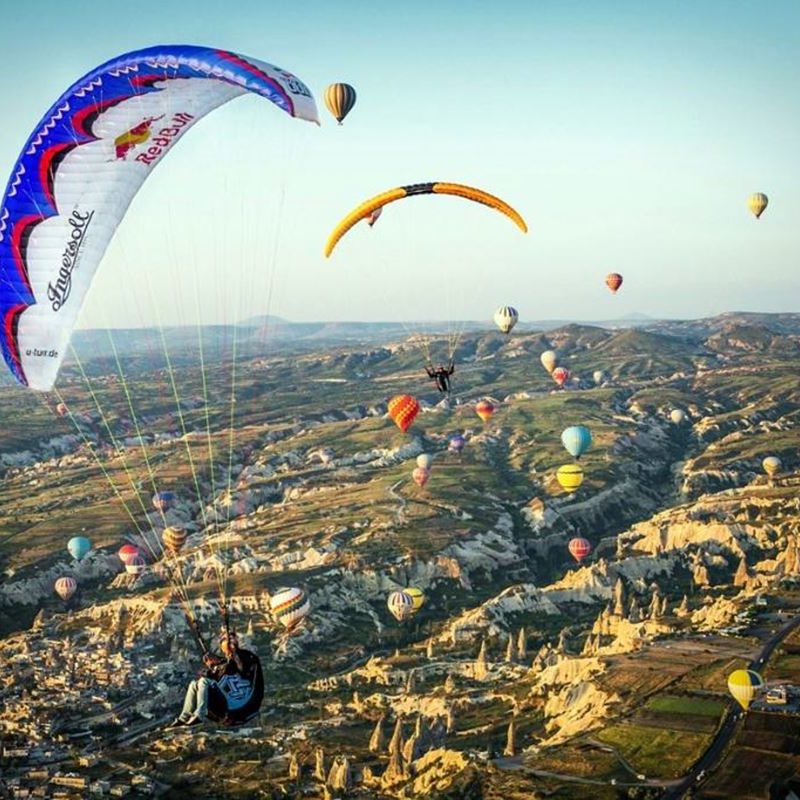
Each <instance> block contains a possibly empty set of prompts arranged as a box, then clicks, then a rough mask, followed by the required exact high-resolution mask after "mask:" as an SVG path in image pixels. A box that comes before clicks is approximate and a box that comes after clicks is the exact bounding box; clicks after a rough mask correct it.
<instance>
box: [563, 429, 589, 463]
mask: <svg viewBox="0 0 800 800" xmlns="http://www.w3.org/2000/svg"><path fill="white" fill-rule="evenodd" d="M561 443H562V444H563V445H564V447H565V448H566V450H567V452H568V453H569V454H570V455H571V456H573V457H574V458H580V457H581V456H582V455H583V454H584V453H585V452H586V451H587V450H588V449H589V447H590V446H591V444H592V432H591V431H590V430H589V429H588V428H587V427H586V426H585V425H573V426H571V427H569V428H565V429H564V430H563V431H562V433H561Z"/></svg>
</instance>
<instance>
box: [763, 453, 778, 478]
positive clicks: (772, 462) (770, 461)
mask: <svg viewBox="0 0 800 800" xmlns="http://www.w3.org/2000/svg"><path fill="white" fill-rule="evenodd" d="M761 466H762V467H763V468H764V472H766V473H767V475H768V476H769V477H770V478H774V477H775V476H776V475H777V474H778V473H779V472H780V471H781V469H782V467H783V464H782V463H781V460H780V459H779V458H778V456H767V457H766V458H765V459H764V460H763V461H762V462H761Z"/></svg>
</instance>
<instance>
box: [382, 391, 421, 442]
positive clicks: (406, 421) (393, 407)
mask: <svg viewBox="0 0 800 800" xmlns="http://www.w3.org/2000/svg"><path fill="white" fill-rule="evenodd" d="M417 414H419V403H418V402H417V398H416V397H412V396H411V395H410V394H398V395H395V396H394V397H393V398H392V399H391V400H390V401H389V416H390V417H391V418H392V419H393V420H394V424H395V425H397V427H398V428H400V430H401V431H403V433H405V432H406V431H407V430H408V429H409V428H410V427H411V423H412V422H413V421H414V418H415V417H416V416H417Z"/></svg>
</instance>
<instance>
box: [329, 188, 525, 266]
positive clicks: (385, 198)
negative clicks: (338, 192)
mask: <svg viewBox="0 0 800 800" xmlns="http://www.w3.org/2000/svg"><path fill="white" fill-rule="evenodd" d="M419 194H451V195H454V196H456V197H463V198H464V199H466V200H472V201H474V202H476V203H482V204H483V205H485V206H488V207H489V208H494V209H496V210H497V211H499V212H500V213H502V214H505V215H506V216H507V217H508V218H509V219H510V220H512V222H514V224H515V225H516V226H517V227H518V228H519V229H520V230H521V231H522V232H523V233H527V232H528V226H527V224H526V223H525V220H524V219H523V218H522V217H521V216H520V215H519V214H518V213H517V212H516V211H515V210H514V209H513V208H511V206H510V205H508V203H506V202H504V201H503V200H501V199H500V198H499V197H495V196H494V195H491V194H489V193H488V192H484V191H483V190H481V189H475V188H474V187H472V186H464V185H463V184H460V183H444V182H442V183H433V182H432V183H414V184H410V185H408V186H399V187H398V188H396V189H389V191H387V192H382V193H381V194H378V195H375V197H372V198H370V199H369V200H366V201H365V202H363V203H362V204H361V205H360V206H357V207H356V208H354V209H353V210H352V211H351V212H350V213H349V214H348V215H347V216H346V217H345V218H344V219H342V220H341V222H339V224H338V225H337V226H336V227H335V228H334V229H333V231H332V233H331V235H330V236H329V237H328V241H327V242H326V243H325V257H326V258H328V257H329V256H330V254H331V253H332V252H333V249H334V247H336V245H337V243H338V242H339V239H341V238H342V236H344V235H345V234H346V233H347V232H348V231H349V230H350V228H352V227H353V225H355V224H356V223H357V222H359V221H360V220H362V219H366V218H368V217H369V216H370V215H371V214H373V213H374V212H375V211H377V210H378V209H379V208H382V207H383V206H385V205H388V204H389V203H394V202H395V201H396V200H402V199H403V198H404V197H412V196H413V195H419Z"/></svg>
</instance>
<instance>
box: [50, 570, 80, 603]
mask: <svg viewBox="0 0 800 800" xmlns="http://www.w3.org/2000/svg"><path fill="white" fill-rule="evenodd" d="M53 588H55V590H56V594H57V595H58V596H59V597H60V598H61V599H62V600H63V601H64V602H66V601H67V600H69V599H70V597H72V595H74V594H75V592H76V591H77V589H78V581H76V580H75V578H73V577H71V576H69V575H65V576H64V577H62V578H59V579H58V580H57V581H56V582H55V585H54V587H53Z"/></svg>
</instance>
